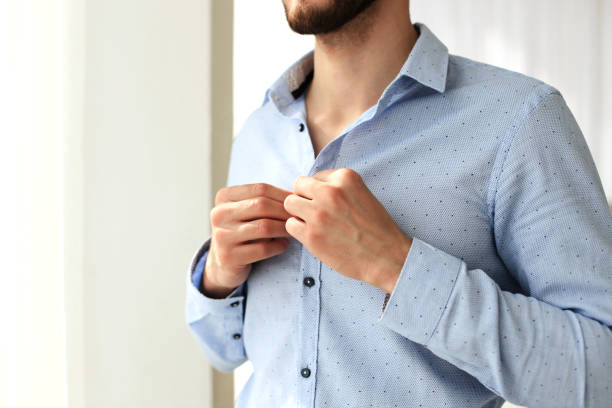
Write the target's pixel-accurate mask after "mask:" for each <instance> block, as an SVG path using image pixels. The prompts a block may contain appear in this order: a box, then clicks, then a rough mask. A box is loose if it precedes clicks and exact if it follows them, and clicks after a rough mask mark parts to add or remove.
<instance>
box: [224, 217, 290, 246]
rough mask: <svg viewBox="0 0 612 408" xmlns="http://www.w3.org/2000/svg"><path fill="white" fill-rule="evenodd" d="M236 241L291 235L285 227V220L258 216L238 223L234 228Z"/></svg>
mask: <svg viewBox="0 0 612 408" xmlns="http://www.w3.org/2000/svg"><path fill="white" fill-rule="evenodd" d="M235 231H236V236H237V240H236V241H237V242H241V243H242V242H246V241H252V240H256V239H262V238H281V237H290V236H291V235H290V234H289V233H288V232H287V230H286V229H285V221H281V220H272V219H269V218H260V219H258V220H254V221H249V222H245V223H242V224H240V226H239V227H238V228H237V229H236V230H235Z"/></svg>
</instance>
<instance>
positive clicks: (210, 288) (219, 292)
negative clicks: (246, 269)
mask: <svg viewBox="0 0 612 408" xmlns="http://www.w3.org/2000/svg"><path fill="white" fill-rule="evenodd" d="M208 268H209V267H208V259H206V264H205V265H204V271H203V272H202V280H201V283H200V287H199V288H198V289H199V291H200V292H201V293H202V294H203V295H204V296H206V297H210V298H213V299H222V298H225V297H227V295H229V294H230V293H232V291H233V290H234V289H236V288H226V287H224V286H221V285H218V284H217V283H216V282H215V281H214V280H213V279H212V278H211V274H210V270H208Z"/></svg>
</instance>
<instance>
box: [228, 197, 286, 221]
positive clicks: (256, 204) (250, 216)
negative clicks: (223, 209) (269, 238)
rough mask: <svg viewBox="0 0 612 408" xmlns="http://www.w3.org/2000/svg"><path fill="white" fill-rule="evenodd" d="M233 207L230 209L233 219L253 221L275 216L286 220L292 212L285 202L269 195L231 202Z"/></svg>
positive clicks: (274, 217)
mask: <svg viewBox="0 0 612 408" xmlns="http://www.w3.org/2000/svg"><path fill="white" fill-rule="evenodd" d="M230 208H233V209H231V210H229V211H228V213H230V217H231V219H232V221H239V222H242V221H251V220H255V219H258V218H273V219H279V220H283V221H285V220H286V219H287V218H289V217H291V214H289V213H288V212H287V210H286V209H285V207H284V205H283V202H282V201H281V202H279V201H276V200H273V199H271V198H269V197H255V198H250V199H247V200H242V201H238V202H236V203H231V207H230Z"/></svg>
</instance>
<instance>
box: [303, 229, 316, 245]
mask: <svg viewBox="0 0 612 408" xmlns="http://www.w3.org/2000/svg"><path fill="white" fill-rule="evenodd" d="M304 239H305V240H306V242H316V241H317V240H318V239H319V233H318V230H317V229H316V228H307V229H306V231H304Z"/></svg>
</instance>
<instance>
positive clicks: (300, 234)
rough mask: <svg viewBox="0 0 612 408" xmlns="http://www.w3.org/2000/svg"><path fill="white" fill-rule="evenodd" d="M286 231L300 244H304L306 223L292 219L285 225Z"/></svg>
mask: <svg viewBox="0 0 612 408" xmlns="http://www.w3.org/2000/svg"><path fill="white" fill-rule="evenodd" d="M285 229H286V230H287V232H288V233H289V234H290V235H291V236H292V237H294V238H295V239H297V240H298V241H300V242H302V243H303V242H304V238H305V231H306V223H305V222H304V221H301V220H299V219H297V218H295V217H291V218H289V219H288V220H287V222H286V223H285Z"/></svg>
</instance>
